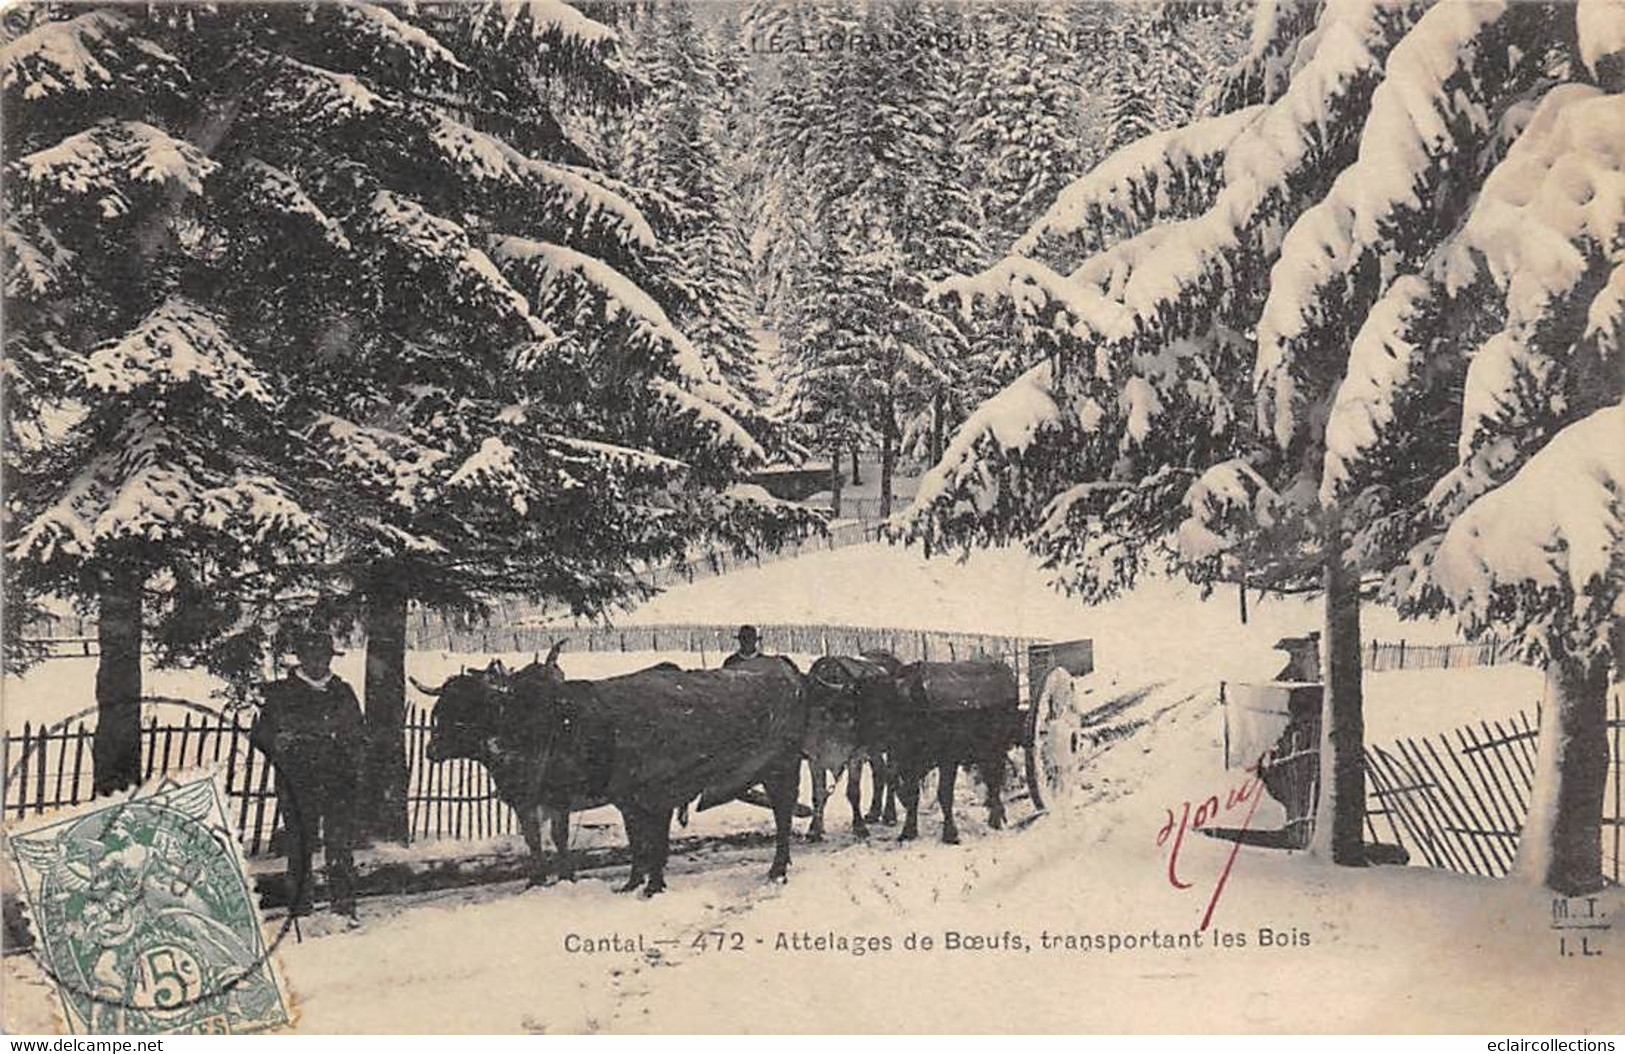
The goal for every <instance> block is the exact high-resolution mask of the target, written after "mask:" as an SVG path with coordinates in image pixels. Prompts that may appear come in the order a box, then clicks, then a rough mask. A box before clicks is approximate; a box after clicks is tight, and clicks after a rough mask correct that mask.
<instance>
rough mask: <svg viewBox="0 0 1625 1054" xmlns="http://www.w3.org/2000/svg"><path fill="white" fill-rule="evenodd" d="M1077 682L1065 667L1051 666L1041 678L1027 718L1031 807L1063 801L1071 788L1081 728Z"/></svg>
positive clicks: (1075, 774)
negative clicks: (1041, 683) (1045, 675)
mask: <svg viewBox="0 0 1625 1054" xmlns="http://www.w3.org/2000/svg"><path fill="white" fill-rule="evenodd" d="M1078 696H1079V692H1078V687H1077V682H1076V681H1075V680H1074V679H1073V677H1072V675H1071V674H1070V673H1068V672H1067V671H1066V670H1064V669H1060V668H1057V669H1054V670H1051V671H1050V675H1049V676H1048V677H1047V678H1045V680H1044V688H1043V690H1042V691H1041V692H1040V693H1039V696H1038V702H1037V703H1036V704H1035V705H1034V707H1033V712H1032V716H1031V718H1030V721H1031V726H1032V734H1031V736H1030V737H1029V738H1028V741H1027V749H1026V755H1027V757H1026V760H1027V789H1028V792H1029V793H1030V794H1031V795H1032V799H1033V806H1034V807H1035V808H1038V809H1043V808H1045V807H1046V803H1048V804H1055V803H1057V802H1059V801H1061V800H1063V799H1064V798H1065V797H1066V796H1067V794H1068V793H1069V792H1070V791H1071V789H1072V783H1073V780H1074V778H1075V777H1076V776H1077V773H1078V758H1079V756H1080V749H1079V748H1080V746H1081V745H1082V736H1081V735H1080V734H1079V732H1080V730H1081V729H1082V727H1083V711H1082V708H1081V706H1080V705H1079V701H1078Z"/></svg>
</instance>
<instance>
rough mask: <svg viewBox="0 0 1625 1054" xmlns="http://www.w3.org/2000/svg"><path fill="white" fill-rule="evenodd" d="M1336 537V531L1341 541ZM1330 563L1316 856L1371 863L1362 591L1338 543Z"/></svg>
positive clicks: (1313, 847)
mask: <svg viewBox="0 0 1625 1054" xmlns="http://www.w3.org/2000/svg"><path fill="white" fill-rule="evenodd" d="M1335 537H1336V532H1335V530H1334V531H1333V538H1334V539H1335ZM1332 546H1333V548H1332V552H1331V554H1330V555H1329V556H1328V557H1327V559H1326V567H1325V571H1324V585H1325V592H1326V631H1325V634H1324V641H1323V644H1322V648H1323V649H1324V651H1323V654H1324V660H1323V661H1322V663H1321V666H1322V671H1323V673H1324V676H1325V688H1324V691H1323V696H1322V699H1321V710H1320V803H1319V806H1318V808H1317V809H1316V814H1315V833H1314V839H1313V841H1312V842H1311V844H1310V850H1311V851H1312V852H1314V853H1316V854H1317V855H1320V856H1329V857H1330V858H1331V859H1332V861H1333V862H1334V863H1338V864H1344V865H1346V866H1351V867H1360V866H1363V865H1364V864H1365V862H1366V859H1365V832H1364V830H1363V828H1364V825H1365V711H1364V700H1363V697H1362V691H1361V688H1362V686H1361V682H1360V588H1359V579H1358V577H1357V575H1356V574H1355V572H1354V571H1353V569H1351V568H1350V567H1348V566H1347V565H1346V564H1345V563H1344V562H1343V552H1342V549H1341V547H1340V546H1338V545H1337V544H1336V543H1335V541H1334V542H1333V543H1332Z"/></svg>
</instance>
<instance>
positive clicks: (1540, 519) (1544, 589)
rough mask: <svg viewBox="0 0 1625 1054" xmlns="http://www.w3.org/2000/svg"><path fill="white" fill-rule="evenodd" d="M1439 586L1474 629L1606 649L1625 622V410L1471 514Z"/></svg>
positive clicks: (1455, 528) (1439, 574)
mask: <svg viewBox="0 0 1625 1054" xmlns="http://www.w3.org/2000/svg"><path fill="white" fill-rule="evenodd" d="M1431 578H1432V581H1433V583H1434V584H1435V585H1437V586H1438V587H1439V588H1440V589H1441V590H1443V591H1444V593H1445V595H1446V596H1448V597H1449V598H1450V600H1451V603H1452V605H1453V606H1454V607H1455V609H1456V611H1457V612H1458V614H1459V615H1460V617H1461V618H1462V620H1463V621H1464V623H1465V624H1466V625H1467V626H1468V628H1469V629H1471V630H1474V631H1479V630H1483V629H1487V628H1490V627H1496V628H1510V629H1512V630H1513V631H1514V632H1519V633H1522V634H1523V635H1524V636H1525V639H1526V640H1529V641H1530V643H1531V644H1533V645H1534V646H1536V647H1537V648H1541V649H1543V650H1544V651H1545V653H1546V654H1550V653H1551V647H1552V644H1553V643H1558V642H1560V644H1561V646H1562V649H1563V651H1565V652H1567V653H1569V654H1574V655H1584V654H1587V653H1595V652H1599V651H1602V650H1603V649H1606V648H1607V647H1608V636H1609V634H1610V633H1611V632H1612V630H1613V628H1614V625H1615V622H1616V620H1618V619H1621V618H1625V405H1618V406H1612V407H1609V408H1608V409H1605V410H1598V411H1597V412H1595V413H1593V414H1591V415H1590V416H1589V417H1586V418H1584V419H1583V420H1581V421H1579V422H1576V423H1575V424H1572V425H1570V426H1568V427H1567V428H1565V429H1564V430H1563V431H1562V432H1560V433H1558V434H1557V435H1556V436H1554V437H1553V438H1552V440H1551V442H1549V443H1548V444H1546V446H1545V447H1544V448H1542V449H1541V450H1540V451H1539V452H1538V453H1537V454H1535V455H1534V456H1533V457H1531V458H1530V459H1529V461H1528V463H1526V464H1525V465H1524V466H1523V467H1522V468H1521V469H1519V470H1518V472H1517V474H1516V475H1514V476H1513V477H1512V478H1511V479H1510V480H1508V481H1507V482H1506V483H1505V484H1503V485H1501V486H1499V487H1497V488H1495V489H1494V490H1492V491H1490V492H1489V493H1488V494H1485V495H1484V496H1482V497H1480V498H1478V499H1477V500H1476V501H1474V502H1473V503H1472V504H1471V505H1469V506H1468V507H1467V509H1466V511H1464V512H1463V513H1462V514H1461V515H1460V516H1459V517H1457V518H1456V521H1455V522H1454V523H1453V524H1452V525H1451V526H1450V529H1449V530H1448V531H1447V532H1446V533H1445V536H1444V540H1443V542H1442V543H1440V545H1439V548H1438V551H1437V552H1436V554H1435V555H1434V559H1433V564H1432V568H1431ZM1553 596H1557V597H1561V598H1562V602H1561V603H1560V604H1552V603H1550V599H1551V598H1552V597H1553Z"/></svg>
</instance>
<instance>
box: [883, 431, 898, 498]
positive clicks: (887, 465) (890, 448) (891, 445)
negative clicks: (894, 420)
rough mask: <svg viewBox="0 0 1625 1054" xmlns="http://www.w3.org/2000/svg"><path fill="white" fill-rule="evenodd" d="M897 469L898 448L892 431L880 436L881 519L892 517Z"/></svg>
mask: <svg viewBox="0 0 1625 1054" xmlns="http://www.w3.org/2000/svg"><path fill="white" fill-rule="evenodd" d="M896 467H897V446H896V443H895V442H894V441H893V439H892V434H891V431H890V430H887V431H885V432H883V433H881V436H880V518H881V519H886V518H887V517H888V516H890V515H891V501H892V494H891V488H892V476H893V474H894V473H895V471H896Z"/></svg>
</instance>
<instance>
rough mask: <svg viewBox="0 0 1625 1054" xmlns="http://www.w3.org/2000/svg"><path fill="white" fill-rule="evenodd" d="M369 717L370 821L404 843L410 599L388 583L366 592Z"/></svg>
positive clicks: (377, 831) (376, 830)
mask: <svg viewBox="0 0 1625 1054" xmlns="http://www.w3.org/2000/svg"><path fill="white" fill-rule="evenodd" d="M364 619H365V628H366V634H367V655H366V660H367V672H366V687H365V692H366V717H367V779H366V780H365V781H364V785H365V787H366V794H367V798H368V800H367V803H366V805H365V807H364V808H363V815H364V816H366V817H368V822H369V826H370V827H371V830H372V833H373V834H374V836H376V837H378V838H385V839H388V840H390V841H398V842H403V843H404V842H405V841H406V838H407V834H408V830H407V815H406V794H407V767H406V748H405V745H404V744H405V740H404V738H403V737H404V734H405V724H406V594H405V593H404V592H402V591H401V590H399V589H396V588H394V587H392V586H390V585H388V584H385V583H374V584H373V585H372V586H371V587H370V588H369V589H368V591H367V595H366V610H365V615H364Z"/></svg>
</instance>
